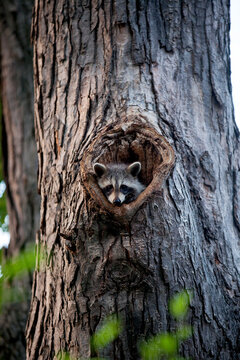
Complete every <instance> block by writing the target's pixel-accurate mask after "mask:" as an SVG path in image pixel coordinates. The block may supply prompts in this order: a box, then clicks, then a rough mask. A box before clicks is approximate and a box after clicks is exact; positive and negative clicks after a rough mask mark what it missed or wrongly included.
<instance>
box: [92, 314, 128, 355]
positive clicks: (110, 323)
mask: <svg viewBox="0 0 240 360" xmlns="http://www.w3.org/2000/svg"><path fill="white" fill-rule="evenodd" d="M121 331H122V323H121V320H120V319H119V318H118V317H117V315H111V316H110V317H108V318H107V319H106V320H105V321H104V324H103V325H102V327H101V328H100V329H99V330H98V331H97V332H96V333H95V334H94V335H93V336H92V339H91V345H92V348H93V350H95V351H99V350H101V349H102V348H104V347H106V346H107V345H108V344H110V343H111V342H113V341H114V340H115V339H116V338H117V337H118V336H119V334H120V333H121Z"/></svg>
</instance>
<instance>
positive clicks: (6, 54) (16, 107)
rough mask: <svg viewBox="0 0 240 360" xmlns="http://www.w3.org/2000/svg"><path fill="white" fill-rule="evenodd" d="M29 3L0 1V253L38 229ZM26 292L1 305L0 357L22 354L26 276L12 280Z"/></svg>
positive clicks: (28, 284)
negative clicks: (0, 218) (0, 196)
mask: <svg viewBox="0 0 240 360" xmlns="http://www.w3.org/2000/svg"><path fill="white" fill-rule="evenodd" d="M32 7H33V2H32V1H31V0H21V1H18V0H11V1H10V0H3V1H1V4H0V54H1V62H0V72H1V100H2V104H3V136H2V137H3V156H4V170H5V181H6V185H7V210H8V215H9V232H10V244H9V247H8V249H7V250H6V254H5V255H6V258H10V257H12V256H13V255H17V254H18V253H19V251H20V250H21V249H23V248H24V247H26V246H27V245H28V244H30V243H32V244H34V241H35V237H36V231H37V229H38V228H39V208H40V204H39V203H40V201H39V200H40V199H39V196H38V194H37V152H36V142H35V137H34V120H33V70H32V48H31V44H30V28H31V26H30V25H31V15H32ZM14 286H17V287H18V288H20V287H21V288H22V292H23V293H24V294H25V296H27V298H26V301H25V302H23V303H10V304H8V305H5V307H4V308H3V311H2V313H1V314H0V338H1V341H0V358H1V359H24V358H25V353H26V350H25V327H26V321H27V314H28V311H29V300H30V293H31V286H32V279H31V275H30V274H29V276H28V277H27V278H26V279H24V280H23V279H22V280H21V282H19V281H18V282H16V281H13V279H12V282H11V284H9V287H12V288H13V287H14Z"/></svg>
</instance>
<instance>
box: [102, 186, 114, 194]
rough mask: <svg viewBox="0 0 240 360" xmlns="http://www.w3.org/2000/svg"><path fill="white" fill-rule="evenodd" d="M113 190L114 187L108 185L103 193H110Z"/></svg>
mask: <svg viewBox="0 0 240 360" xmlns="http://www.w3.org/2000/svg"><path fill="white" fill-rule="evenodd" d="M112 189H113V186H112V185H108V186H105V188H104V189H103V191H104V192H105V193H110V192H111V191H112Z"/></svg>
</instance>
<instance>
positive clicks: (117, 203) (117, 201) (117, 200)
mask: <svg viewBox="0 0 240 360" xmlns="http://www.w3.org/2000/svg"><path fill="white" fill-rule="evenodd" d="M113 205H116V206H121V205H122V202H121V200H120V199H119V198H117V199H115V200H114V201H113Z"/></svg>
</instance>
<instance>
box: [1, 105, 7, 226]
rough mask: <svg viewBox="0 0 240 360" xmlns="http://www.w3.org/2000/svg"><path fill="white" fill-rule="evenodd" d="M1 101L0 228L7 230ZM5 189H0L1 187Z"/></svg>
mask: <svg viewBox="0 0 240 360" xmlns="http://www.w3.org/2000/svg"><path fill="white" fill-rule="evenodd" d="M2 120H3V119H2V102H1V99H0V228H1V229H2V230H3V231H8V225H7V223H6V216H7V205H6V186H5V184H4V181H3V147H2V136H3V133H2ZM4 186H5V190H4V191H1V190H2V189H4Z"/></svg>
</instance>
